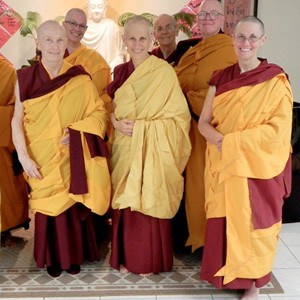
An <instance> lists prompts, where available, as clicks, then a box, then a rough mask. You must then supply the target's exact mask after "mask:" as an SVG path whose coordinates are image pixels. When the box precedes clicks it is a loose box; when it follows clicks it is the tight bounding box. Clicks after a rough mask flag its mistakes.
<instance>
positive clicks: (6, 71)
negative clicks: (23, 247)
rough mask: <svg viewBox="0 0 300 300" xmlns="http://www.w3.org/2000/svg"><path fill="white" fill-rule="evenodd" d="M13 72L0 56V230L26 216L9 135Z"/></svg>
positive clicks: (25, 196) (24, 192)
mask: <svg viewBox="0 0 300 300" xmlns="http://www.w3.org/2000/svg"><path fill="white" fill-rule="evenodd" d="M16 79H17V77H16V72H15V69H14V68H13V66H12V65H11V64H10V63H9V62H8V61H7V60H6V59H5V58H4V57H2V56H1V55H0V82H1V85H0V120H1V126H0V170H1V171H0V231H1V232H5V231H9V230H11V229H14V228H17V227H21V226H25V227H27V226H28V225H25V223H28V222H29V217H28V192H27V186H26V181H25V179H24V177H23V175H22V174H21V172H20V170H17V168H16V166H17V164H18V165H19V162H18V158H17V155H16V153H15V150H14V146H13V142H12V136H11V119H12V116H13V111H14V103H15V96H14V88H15V84H16Z"/></svg>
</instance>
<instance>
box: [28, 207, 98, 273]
mask: <svg viewBox="0 0 300 300" xmlns="http://www.w3.org/2000/svg"><path fill="white" fill-rule="evenodd" d="M95 228H96V226H95V224H94V214H93V213H92V212H91V211H90V209H88V208H86V207H85V206H84V205H82V204H81V203H77V204H75V205H73V206H72V207H70V208H69V209H67V210H66V211H64V212H63V213H61V214H60V215H58V216H56V217H50V216H47V215H44V214H42V213H39V212H37V213H36V214H35V231H34V259H35V261H36V264H37V267H39V268H44V267H48V266H53V265H60V267H61V269H63V270H68V269H70V267H71V265H72V264H74V265H81V264H82V263H83V261H84V260H88V261H99V260H100V259H101V256H100V253H99V250H98V245H97V236H96V231H95V230H96V229H95Z"/></svg>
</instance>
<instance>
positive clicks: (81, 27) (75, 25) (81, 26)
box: [65, 21, 88, 30]
mask: <svg viewBox="0 0 300 300" xmlns="http://www.w3.org/2000/svg"><path fill="white" fill-rule="evenodd" d="M65 23H67V24H70V25H71V27H73V28H76V27H77V26H78V27H79V28H80V29H82V30H85V29H87V28H88V26H87V25H83V24H78V23H77V22H75V21H65Z"/></svg>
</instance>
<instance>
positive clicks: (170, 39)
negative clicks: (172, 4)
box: [153, 15, 179, 48]
mask: <svg viewBox="0 0 300 300" xmlns="http://www.w3.org/2000/svg"><path fill="white" fill-rule="evenodd" d="M178 32H179V30H178V27H177V23H176V21H175V19H174V18H172V17H171V16H169V15H161V16H159V17H158V19H157V20H156V21H155V22H154V31H153V35H154V37H155V39H156V40H157V41H158V42H159V45H160V46H165V47H167V46H169V45H170V46H171V45H174V48H175V46H176V36H177V35H178Z"/></svg>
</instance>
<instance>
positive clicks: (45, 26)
mask: <svg viewBox="0 0 300 300" xmlns="http://www.w3.org/2000/svg"><path fill="white" fill-rule="evenodd" d="M49 30H56V31H58V32H60V33H61V34H62V36H64V37H65V39H67V36H66V30H65V28H64V27H63V26H61V25H60V24H59V23H58V22H57V21H54V20H48V21H45V22H43V23H42V24H41V25H40V26H39V28H38V29H37V38H38V39H40V38H41V36H44V35H45V34H46V33H47V32H48V31H49Z"/></svg>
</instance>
